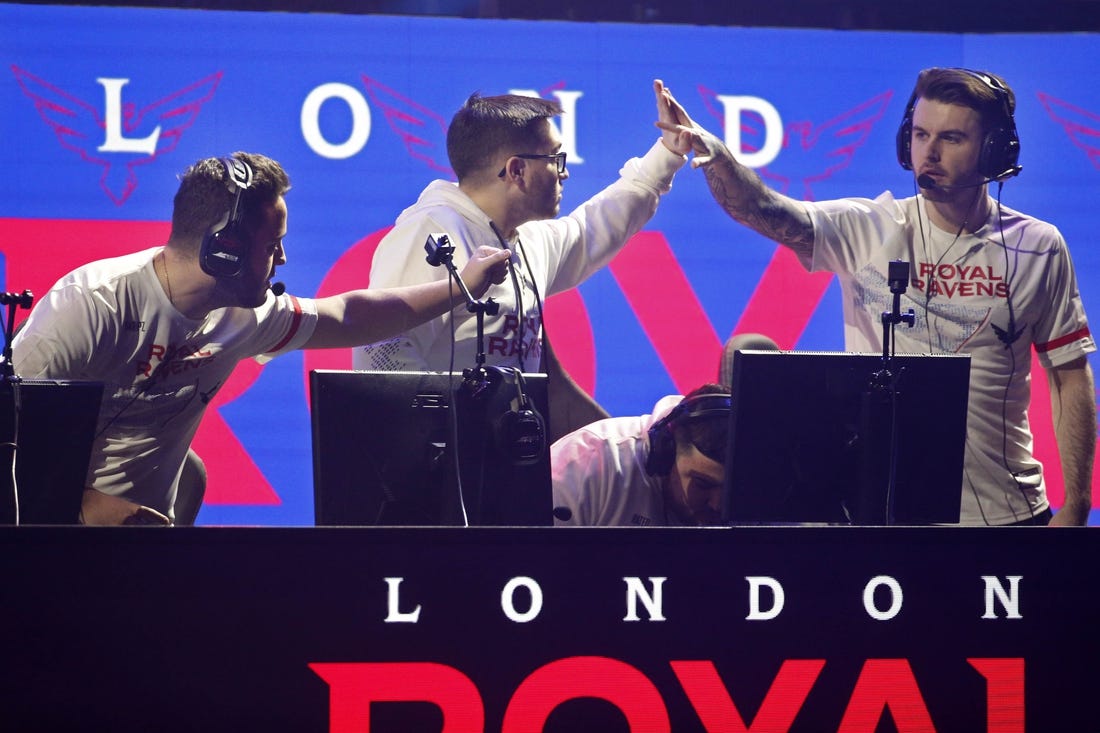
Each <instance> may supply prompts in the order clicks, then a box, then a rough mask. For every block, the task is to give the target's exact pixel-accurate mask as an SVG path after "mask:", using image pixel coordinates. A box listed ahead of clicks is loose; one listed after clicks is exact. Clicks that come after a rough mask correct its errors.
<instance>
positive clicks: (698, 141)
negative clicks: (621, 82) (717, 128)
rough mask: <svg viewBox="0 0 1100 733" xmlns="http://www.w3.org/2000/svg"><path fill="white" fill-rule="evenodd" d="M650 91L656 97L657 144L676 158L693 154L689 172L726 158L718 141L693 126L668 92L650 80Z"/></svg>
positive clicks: (659, 82) (724, 147)
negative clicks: (675, 154) (720, 158)
mask: <svg viewBox="0 0 1100 733" xmlns="http://www.w3.org/2000/svg"><path fill="white" fill-rule="evenodd" d="M653 91H654V93H656V95H657V123H656V124H657V127H658V128H660V129H661V133H662V134H661V142H663V143H664V144H665V147H666V148H668V149H669V150H671V151H672V152H674V153H677V154H678V155H687V154H688V153H691V152H694V153H695V157H694V158H693V159H692V161H691V167H692V168H700V167H702V166H704V165H706V164H707V163H710V162H711V161H712V160H713V159H714V158H715V157H716V156H719V155H723V154H726V155H728V154H729V153H728V151H727V150H726V146H725V145H723V144H722V141H721V140H719V139H718V138H716V137H715V136H714V135H712V134H710V133H709V132H707V131H706V130H704V129H703V128H702V127H700V126H699V125H697V124H696V123H695V121H694V120H693V119H691V116H690V115H688V113H687V110H685V109H684V107H683V105H681V104H680V103H679V102H677V101H676V98H675V97H674V96H672V92H671V91H669V89H668V87H666V86H665V85H664V82H662V81H661V80H660V79H654V80H653Z"/></svg>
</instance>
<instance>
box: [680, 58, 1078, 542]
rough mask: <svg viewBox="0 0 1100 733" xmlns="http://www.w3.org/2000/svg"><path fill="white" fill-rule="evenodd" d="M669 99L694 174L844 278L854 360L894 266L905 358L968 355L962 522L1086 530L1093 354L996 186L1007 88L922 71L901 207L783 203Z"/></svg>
mask: <svg viewBox="0 0 1100 733" xmlns="http://www.w3.org/2000/svg"><path fill="white" fill-rule="evenodd" d="M669 98H670V99H669V104H670V106H671V108H672V109H673V110H674V111H675V113H676V115H677V117H678V123H679V124H678V125H672V126H670V125H666V124H664V123H659V124H660V126H661V127H663V128H664V129H665V130H666V131H672V130H676V131H678V132H679V133H680V134H681V135H683V137H684V138H685V139H686V140H690V141H691V144H692V147H693V149H694V151H695V157H694V159H693V162H692V165H693V167H696V168H702V169H703V171H704V173H705V174H706V177H707V181H708V183H709V185H710V189H711V192H712V194H713V195H714V197H715V199H716V200H717V201H718V203H719V204H720V205H721V206H722V207H723V209H724V210H725V211H726V212H727V213H728V214H729V215H730V216H731V217H733V218H734V219H735V220H737V221H739V222H741V223H742V224H745V225H747V226H749V227H751V228H752V229H754V230H756V231H757V232H759V233H760V234H762V235H764V236H766V237H768V238H769V239H772V240H775V241H779V242H781V243H783V244H784V245H786V246H787V247H788V248H790V249H791V250H792V251H793V252H794V253H795V254H796V255H798V257H799V259H800V260H801V261H802V263H803V265H804V266H805V267H806V268H807V269H810V270H826V271H830V272H834V273H836V275H837V276H838V278H839V279H840V283H841V287H842V289H843V297H844V321H845V343H846V348H847V349H848V350H850V351H866V352H871V353H875V352H877V351H879V350H880V349H881V347H882V342H881V324H880V320H879V319H880V314H881V313H882V312H884V311H886V310H889V306H888V302H887V299H888V298H890V297H891V295H890V292H889V291H888V289H887V287H886V283H887V271H888V263H889V262H890V261H891V260H905V261H907V262H910V263H912V270H911V283H910V284H911V285H912V288H910V290H909V294H908V296H907V299H908V302H907V303H906V304H905V305H906V306H907V307H908V306H912V307H913V309H914V311H915V313H916V323H915V325H914V327H913V328H911V329H910V328H906V329H899V330H898V331H897V333H896V336H895V338H896V350H897V351H898V352H909V353H926V352H931V353H970V354H971V358H972V363H971V375H970V401H969V413H968V424H967V438H966V451H965V458H964V475H963V477H962V482H961V483H962V514H961V523H963V524H977V525H983V524H984V525H1008V524H1047V523H1048V522H1049V523H1050V524H1060V525H1083V524H1085V523H1087V521H1088V516H1089V511H1090V509H1091V506H1092V497H1091V485H1092V468H1093V453H1094V451H1095V444H1096V396H1095V392H1094V389H1093V377H1092V371H1091V369H1090V367H1089V364H1088V361H1087V358H1086V357H1087V355H1088V354H1089V353H1091V352H1093V351H1095V349H1096V346H1095V343H1094V341H1093V338H1092V336H1091V334H1090V332H1089V327H1088V321H1087V319H1086V317H1085V312H1084V308H1083V306H1082V303H1081V297H1080V295H1079V293H1078V290H1077V280H1076V276H1075V274H1074V269H1073V263H1072V261H1071V259H1070V255H1069V251H1068V250H1067V248H1066V244H1065V241H1064V240H1063V238H1062V236H1061V234H1060V233H1059V232H1058V230H1057V229H1056V228H1055V227H1053V226H1052V225H1050V224H1048V223H1046V222H1042V221H1039V220H1037V219H1035V218H1033V217H1029V216H1026V215H1024V214H1021V213H1020V212H1018V211H1014V210H1012V209H1010V208H1008V207H1006V206H1002V205H1001V203H1000V193H999V191H1000V189H999V188H998V196H997V198H993V197H992V196H990V195H989V192H988V190H987V189H988V184H989V183H991V182H998V183H1001V182H1003V180H1004V179H1006V178H1009V177H1011V176H1014V175H1016V174H1017V173H1019V171H1020V166H1019V165H1017V158H1018V155H1019V139H1018V137H1017V135H1016V126H1015V121H1014V119H1013V114H1014V112H1015V96H1014V95H1013V93H1012V90H1011V89H1009V88H1008V86H1007V85H1006V84H1005V83H1004V81H1003V80H1002V79H1000V78H999V77H997V76H995V75H993V74H990V73H987V72H981V71H971V70H968V69H955V68H931V69H925V70H924V71H922V72H921V73H920V75H919V76H918V78H917V83H916V87H915V88H914V90H913V93H912V95H911V97H910V100H909V102H908V103H907V105H906V110H905V116H904V118H903V120H902V124H901V127H900V129H899V131H898V136H897V156H898V161H899V163H900V164H901V165H902V167H903V168H905V169H906V170H911V171H913V176H914V182H915V187H914V188H915V190H918V189H919V194H917V195H914V196H912V197H909V198H903V199H895V198H894V196H893V195H892V194H890V193H889V192H886V193H883V194H881V195H880V196H879V197H878V198H876V199H874V200H870V199H855V198H852V199H842V200H837V201H822V202H806V201H796V200H793V199H790V198H788V197H786V196H783V195H781V194H779V193H777V192H775V191H773V190H771V189H769V188H768V187H767V186H765V185H764V184H763V182H762V181H761V179H760V177H759V176H757V175H756V174H755V173H754V172H753V171H751V170H749V169H748V168H746V167H745V166H744V165H742V164H740V163H739V162H738V161H737V160H736V158H735V157H734V155H733V154H732V153H731V152H730V151H729V150H728V149H727V148H726V146H725V145H723V144H722V142H721V141H720V140H718V139H717V138H715V137H714V136H713V135H711V134H709V133H708V132H706V131H705V130H703V129H702V128H700V127H699V126H698V125H696V124H695V123H694V122H693V121H692V120H691V118H690V117H689V116H688V115H687V113H686V112H685V111H684V109H683V107H681V106H680V105H679V104H677V103H676V102H675V100H672V99H671V95H669ZM1033 346H1034V348H1035V351H1036V352H1037V353H1038V357H1039V360H1040V362H1041V363H1042V365H1043V366H1044V367H1045V368H1046V372H1047V376H1048V379H1049V382H1050V391H1051V399H1052V406H1053V414H1054V424H1055V431H1056V435H1057V439H1058V446H1059V452H1060V456H1061V463H1062V473H1063V477H1064V480H1065V503H1064V505H1063V506H1062V507H1061V509H1060V510H1059V511H1058V513H1057V514H1055V515H1054V517H1053V520H1051V508H1050V504H1049V502H1048V500H1047V495H1046V490H1045V485H1044V481H1043V473H1042V466H1041V464H1039V462H1038V461H1036V460H1035V457H1034V456H1033V455H1032V450H1031V446H1032V436H1031V431H1030V428H1029V426H1028V421H1027V408H1028V404H1029V402H1030V380H1029V372H1030V364H1031V348H1032V347H1033ZM929 459H930V460H935V457H934V456H929Z"/></svg>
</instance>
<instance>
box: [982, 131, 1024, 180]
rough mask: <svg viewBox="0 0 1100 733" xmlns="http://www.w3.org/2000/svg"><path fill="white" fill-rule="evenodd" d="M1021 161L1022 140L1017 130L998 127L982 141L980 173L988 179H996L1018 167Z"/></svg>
mask: <svg viewBox="0 0 1100 733" xmlns="http://www.w3.org/2000/svg"><path fill="white" fill-rule="evenodd" d="M1019 159H1020V139H1019V137H1017V135H1016V131H1015V130H1008V129H1005V128H1003V127H997V128H994V129H992V130H990V131H989V132H988V133H987V134H986V136H985V138H984V139H983V140H982V150H981V153H979V155H978V172H979V173H981V174H982V175H983V176H984V177H986V178H996V177H998V176H1000V175H1002V174H1003V173H1005V171H1008V170H1010V169H1012V168H1014V167H1015V166H1016V163H1017V161H1019Z"/></svg>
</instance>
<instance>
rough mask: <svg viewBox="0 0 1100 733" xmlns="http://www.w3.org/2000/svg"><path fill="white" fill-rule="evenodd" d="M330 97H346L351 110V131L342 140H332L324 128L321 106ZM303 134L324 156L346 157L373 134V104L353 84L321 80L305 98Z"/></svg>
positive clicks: (338, 158)
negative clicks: (322, 125)
mask: <svg viewBox="0 0 1100 733" xmlns="http://www.w3.org/2000/svg"><path fill="white" fill-rule="evenodd" d="M330 99H340V100H343V101H344V102H345V103H346V104H347V105H348V109H349V110H350V111H351V134H350V135H349V136H348V139H347V140H345V141H344V142H342V143H331V142H329V141H328V140H326V139H325V136H324V133H322V132H321V106H322V105H323V104H324V103H325V102H327V101H328V100H330ZM301 124H302V137H303V138H305V141H306V144H307V145H309V147H310V148H311V149H312V150H313V152H315V153H317V154H318V155H320V156H321V157H323V158H331V159H333V160H343V159H345V158H350V157H351V156H353V155H355V154H356V153H358V152H359V151H360V150H362V149H363V146H364V145H366V144H367V140H368V139H369V138H370V126H371V119H370V107H369V106H367V100H365V99H364V98H363V95H362V94H360V93H359V92H358V90H356V89H355V88H354V87H350V86H348V85H347V84H339V83H337V82H330V83H328V84H322V85H321V86H319V87H317V88H316V89H314V90H313V91H311V92H310V93H309V94H308V95H307V96H306V100H305V101H304V102H302V118H301Z"/></svg>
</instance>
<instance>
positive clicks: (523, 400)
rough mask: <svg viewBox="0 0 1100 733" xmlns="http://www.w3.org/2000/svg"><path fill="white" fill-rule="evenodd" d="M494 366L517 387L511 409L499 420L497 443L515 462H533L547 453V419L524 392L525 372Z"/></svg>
mask: <svg viewBox="0 0 1100 733" xmlns="http://www.w3.org/2000/svg"><path fill="white" fill-rule="evenodd" d="M495 368H496V369H499V370H500V372H501V373H502V374H503V375H504V379H505V380H506V381H507V380H509V379H510V380H511V381H513V382H514V383H515V386H516V396H515V397H514V398H513V399H512V401H511V404H510V405H509V407H510V408H511V409H509V410H507V411H506V412H504V413H502V414H501V416H500V418H498V419H497V423H496V431H495V432H496V438H497V445H498V446H499V447H500V450H501V451H503V452H504V454H505V455H506V456H508V458H509V459H511V461H512V463H514V464H515V465H517V466H530V465H534V464H535V463H538V462H539V460H541V459H542V457H543V456H544V455H545V453H546V447H547V446H546V421H545V420H544V419H543V417H542V415H540V414H539V411H538V410H536V409H535V406H534V405H533V404H532V403H531V400H530V398H528V397H527V394H526V393H525V392H524V391H523V388H524V386H525V382H524V380H523V372H521V371H520V370H518V369H514V368H505V367H495Z"/></svg>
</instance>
